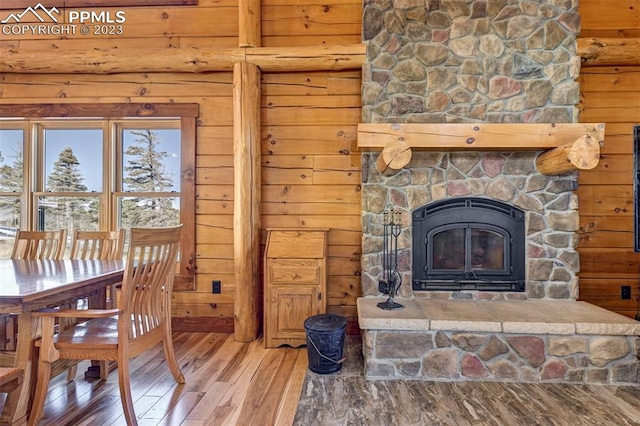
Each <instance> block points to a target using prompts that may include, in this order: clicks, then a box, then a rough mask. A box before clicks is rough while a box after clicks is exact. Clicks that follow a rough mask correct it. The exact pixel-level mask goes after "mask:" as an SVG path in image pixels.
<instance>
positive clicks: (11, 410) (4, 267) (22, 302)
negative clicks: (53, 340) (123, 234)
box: [0, 259, 124, 424]
mask: <svg viewBox="0 0 640 426" xmlns="http://www.w3.org/2000/svg"><path fill="white" fill-rule="evenodd" d="M123 275H124V263H123V262H122V261H120V260H11V259H0V314H18V337H17V347H16V352H15V359H14V366H15V367H18V368H22V369H23V370H24V380H23V384H22V388H21V389H20V391H19V392H14V393H13V394H12V395H9V396H8V397H7V400H6V402H5V405H4V408H3V411H2V417H1V418H0V424H21V423H24V422H26V419H27V416H28V414H29V407H30V401H29V398H30V395H31V390H32V388H33V387H34V385H35V381H36V369H37V359H34V357H35V353H36V351H35V350H34V342H35V340H36V339H37V338H38V337H40V336H39V335H38V333H39V327H38V320H37V319H36V318H35V317H34V316H33V315H32V313H33V312H34V311H37V310H39V309H44V308H50V307H57V306H62V305H66V304H72V303H76V301H77V300H79V299H83V298H87V297H88V298H89V300H90V301H91V302H90V304H91V305H90V307H92V308H93V307H95V308H100V307H104V303H105V302H106V297H105V294H106V288H107V287H108V286H110V285H113V284H117V283H120V282H122V278H123ZM100 305H102V306H100Z"/></svg>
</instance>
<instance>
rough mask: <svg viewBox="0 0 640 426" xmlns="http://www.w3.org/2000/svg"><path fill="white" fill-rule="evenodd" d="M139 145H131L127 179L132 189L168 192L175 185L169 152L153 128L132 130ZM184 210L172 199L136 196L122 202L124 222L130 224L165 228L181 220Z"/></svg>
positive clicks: (126, 184)
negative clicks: (169, 168) (167, 160)
mask: <svg viewBox="0 0 640 426" xmlns="http://www.w3.org/2000/svg"><path fill="white" fill-rule="evenodd" d="M131 133H132V134H133V135H135V136H137V137H136V139H135V140H134V142H135V144H132V145H131V146H130V147H128V148H127V150H126V151H125V154H127V155H128V156H130V158H131V159H129V160H128V163H127V165H126V166H125V167H124V171H125V172H126V174H125V177H124V179H123V183H124V184H125V188H126V189H127V190H128V191H131V192H168V191H170V190H171V189H172V188H173V177H172V176H171V174H170V173H168V171H167V169H166V167H165V164H164V159H165V158H167V157H168V153H167V152H166V151H160V150H159V147H158V145H159V143H160V139H159V137H158V135H157V134H156V133H155V132H154V131H153V130H151V129H146V130H139V131H131ZM179 218H180V212H179V210H178V209H176V208H174V207H173V205H172V200H171V199H170V198H164V197H134V198H129V199H125V200H124V201H123V203H122V221H123V223H124V224H126V225H127V226H132V227H135V226H144V227H161V226H170V225H176V224H177V223H179Z"/></svg>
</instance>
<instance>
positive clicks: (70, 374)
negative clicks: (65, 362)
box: [67, 364, 78, 382]
mask: <svg viewBox="0 0 640 426" xmlns="http://www.w3.org/2000/svg"><path fill="white" fill-rule="evenodd" d="M76 374H78V365H77V364H76V365H74V366H72V367H69V369H68V370H67V382H73V381H74V380H75V379H76Z"/></svg>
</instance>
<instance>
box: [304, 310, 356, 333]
mask: <svg viewBox="0 0 640 426" xmlns="http://www.w3.org/2000/svg"><path fill="white" fill-rule="evenodd" d="M346 326H347V319H346V318H345V317H343V316H340V315H335V314H320V315H314V316H312V317H309V318H307V319H306V320H305V321H304V328H305V330H311V331H316V332H323V331H324V332H327V331H335V330H341V329H343V328H345V327H346Z"/></svg>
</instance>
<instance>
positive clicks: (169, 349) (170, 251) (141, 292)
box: [29, 226, 184, 425]
mask: <svg viewBox="0 0 640 426" xmlns="http://www.w3.org/2000/svg"><path fill="white" fill-rule="evenodd" d="M181 228H182V226H178V227H172V228H149V229H141V228H132V229H131V233H130V242H129V251H128V253H127V258H126V261H125V271H124V277H123V281H122V289H121V292H122V296H121V303H120V305H119V308H118V309H104V310H98V309H88V310H78V309H69V310H55V309H50V310H44V311H39V312H36V313H34V314H33V315H34V316H35V317H39V318H41V319H42V339H41V340H42V343H41V348H40V356H39V360H38V379H37V384H36V390H35V395H34V400H33V405H32V408H31V414H30V416H29V424H30V425H34V424H36V423H37V422H38V420H39V419H40V417H41V416H42V410H43V406H44V402H45V400H46V397H47V390H48V387H49V380H50V378H51V364H52V363H53V362H55V361H57V360H59V359H76V360H77V359H97V360H108V361H116V362H117V365H118V383H119V387H120V398H121V400H122V406H123V408H124V415H125V419H126V422H127V424H128V425H137V421H136V416H135V412H134V409H133V400H132V395H131V385H130V382H129V358H133V357H135V356H137V355H139V354H140V353H142V352H144V351H147V350H149V349H151V348H152V347H153V346H155V345H156V344H157V343H159V342H162V343H163V348H164V355H165V359H166V361H167V364H168V366H169V371H170V372H171V374H172V375H173V377H174V379H175V380H176V382H177V383H184V376H183V375H182V372H181V371H180V367H179V366H178V363H177V361H176V358H175V354H174V351H173V342H172V340H171V293H172V291H173V279H174V275H175V272H176V257H177V252H178V248H179V245H180V233H181ZM69 317H81V318H91V319H89V320H88V321H86V322H80V323H78V324H77V325H75V326H74V327H73V328H70V329H67V330H64V331H61V332H59V333H57V334H56V333H55V320H56V318H69Z"/></svg>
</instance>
